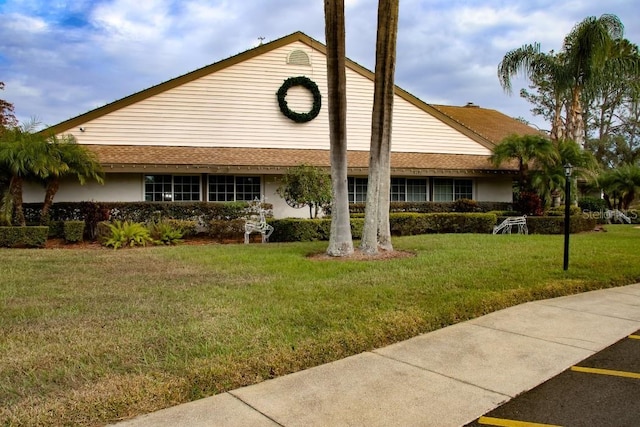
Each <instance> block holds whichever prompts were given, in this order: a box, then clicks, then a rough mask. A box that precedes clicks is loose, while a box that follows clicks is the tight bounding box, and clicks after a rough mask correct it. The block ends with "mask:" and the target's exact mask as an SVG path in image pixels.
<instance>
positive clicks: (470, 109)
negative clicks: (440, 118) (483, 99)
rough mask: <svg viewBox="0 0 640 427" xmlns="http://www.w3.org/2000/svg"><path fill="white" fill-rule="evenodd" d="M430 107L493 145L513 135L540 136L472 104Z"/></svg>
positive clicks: (506, 118) (525, 126)
mask: <svg viewBox="0 0 640 427" xmlns="http://www.w3.org/2000/svg"><path fill="white" fill-rule="evenodd" d="M431 106H432V107H433V108H435V109H436V110H438V111H440V112H442V113H443V114H445V115H446V116H447V117H449V118H451V119H452V120H455V121H456V122H457V123H459V124H461V125H462V126H464V127H466V128H468V129H469V130H471V131H473V132H474V133H476V134H478V135H480V136H482V137H484V138H486V139H487V140H489V141H491V142H492V143H493V144H494V145H496V144H499V143H500V142H501V141H502V140H503V139H504V138H506V137H507V136H509V135H513V134H514V133H515V134H518V135H538V134H542V132H540V131H539V130H537V129H534V128H532V127H531V126H528V125H526V124H524V123H522V122H521V121H519V120H516V119H514V118H512V117H509V116H507V115H505V114H502V113H501V112H499V111H496V110H491V109H487V108H480V107H479V106H478V105H475V104H473V103H468V104H467V105H465V106H463V107H454V106H450V105H433V104H431Z"/></svg>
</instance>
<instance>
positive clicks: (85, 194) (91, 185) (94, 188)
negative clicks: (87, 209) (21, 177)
mask: <svg viewBox="0 0 640 427" xmlns="http://www.w3.org/2000/svg"><path fill="white" fill-rule="evenodd" d="M91 200H94V201H100V202H139V201H142V200H144V188H143V180H142V175H140V174H128V173H116V174H107V176H106V178H105V183H104V185H100V184H97V183H95V182H93V181H90V182H87V184H86V185H80V184H78V182H77V181H73V180H66V181H63V182H62V183H61V185H60V190H59V191H58V193H57V194H56V196H55V200H54V201H55V202H83V201H91ZM24 201H25V203H42V201H44V188H43V187H42V186H41V185H37V184H33V183H27V184H25V187H24Z"/></svg>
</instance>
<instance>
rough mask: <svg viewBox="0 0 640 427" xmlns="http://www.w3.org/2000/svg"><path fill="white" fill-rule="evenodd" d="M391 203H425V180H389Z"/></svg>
mask: <svg viewBox="0 0 640 427" xmlns="http://www.w3.org/2000/svg"><path fill="white" fill-rule="evenodd" d="M391 201H392V202H426V201H427V180H426V178H415V179H414V178H391Z"/></svg>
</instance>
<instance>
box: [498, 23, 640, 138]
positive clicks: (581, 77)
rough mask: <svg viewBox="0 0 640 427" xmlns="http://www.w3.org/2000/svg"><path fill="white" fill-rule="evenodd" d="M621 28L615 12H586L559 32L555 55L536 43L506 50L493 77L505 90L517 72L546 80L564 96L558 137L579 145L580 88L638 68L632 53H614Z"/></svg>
mask: <svg viewBox="0 0 640 427" xmlns="http://www.w3.org/2000/svg"><path fill="white" fill-rule="evenodd" d="M623 32H624V27H623V25H622V23H621V22H620V19H619V18H618V17H617V16H615V15H608V14H605V15H602V16H600V17H599V18H595V17H588V18H586V19H584V20H583V21H581V22H580V23H578V24H577V25H576V26H575V27H574V28H573V29H572V30H571V32H570V33H569V34H568V35H567V36H566V37H565V40H564V43H563V46H562V51H561V52H560V54H558V55H554V54H553V52H552V53H551V54H543V53H541V52H540V45H539V44H537V43H536V44H533V45H525V46H523V47H521V48H518V49H515V50H512V51H510V52H508V53H507V54H506V55H505V56H504V58H503V60H502V61H501V63H500V64H499V65H498V78H499V79H500V83H501V85H502V87H503V88H504V89H505V90H507V91H508V92H510V90H511V77H513V76H515V75H516V74H517V73H518V72H523V73H524V74H525V76H527V77H528V78H529V79H530V80H532V81H535V80H536V79H542V78H546V79H548V80H549V81H550V82H552V84H553V87H554V93H556V94H558V95H559V96H562V97H564V99H565V102H566V105H567V118H566V122H565V127H566V132H564V136H565V137H566V138H568V139H572V140H574V141H576V142H577V143H578V144H580V145H581V146H582V145H584V141H585V127H584V120H583V105H582V95H583V92H584V91H585V90H587V89H590V88H592V87H595V86H597V85H598V84H600V83H601V82H602V80H603V78H604V77H605V76H606V77H607V78H611V77H614V78H615V76H621V75H625V74H627V73H629V72H632V73H637V72H638V67H639V65H640V64H639V62H638V58H637V57H636V56H632V55H619V54H616V52H618V53H619V52H620V50H619V49H618V50H616V47H615V46H616V44H617V42H618V41H619V40H620V39H621V38H622V35H623ZM561 108H562V106H561V105H560V104H559V103H558V104H556V111H555V117H554V122H553V124H552V125H553V127H554V128H555V127H556V126H558V125H559V124H560V123H561V117H560V115H561ZM562 136H563V134H562V132H556V133H552V137H553V138H554V139H555V138H558V139H560V138H562Z"/></svg>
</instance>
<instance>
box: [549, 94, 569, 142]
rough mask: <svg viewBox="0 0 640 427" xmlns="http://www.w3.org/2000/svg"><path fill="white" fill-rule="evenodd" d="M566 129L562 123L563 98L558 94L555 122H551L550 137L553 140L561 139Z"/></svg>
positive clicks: (554, 115)
mask: <svg viewBox="0 0 640 427" xmlns="http://www.w3.org/2000/svg"><path fill="white" fill-rule="evenodd" d="M564 134H565V129H564V124H563V123H562V99H561V98H560V97H559V96H556V99H555V106H554V112H553V123H552V124H551V132H550V135H549V137H550V139H551V140H552V141H560V140H561V139H563V138H564Z"/></svg>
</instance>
